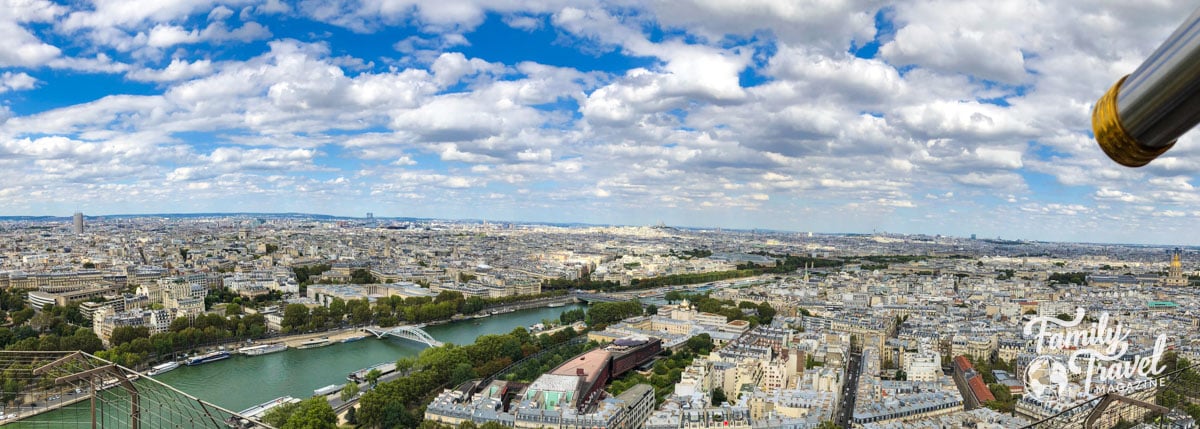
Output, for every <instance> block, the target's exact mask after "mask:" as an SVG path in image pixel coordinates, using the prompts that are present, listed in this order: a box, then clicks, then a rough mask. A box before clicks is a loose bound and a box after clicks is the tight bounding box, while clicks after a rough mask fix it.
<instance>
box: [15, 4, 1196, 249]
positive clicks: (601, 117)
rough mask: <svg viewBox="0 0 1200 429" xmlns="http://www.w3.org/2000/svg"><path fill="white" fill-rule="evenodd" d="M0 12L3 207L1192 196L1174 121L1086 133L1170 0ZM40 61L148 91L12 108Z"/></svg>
mask: <svg viewBox="0 0 1200 429" xmlns="http://www.w3.org/2000/svg"><path fill="white" fill-rule="evenodd" d="M6 6H8V7H7V8H4V10H0V36H4V37H0V67H5V68H6V70H5V71H4V72H3V74H0V92H2V93H5V96H6V97H12V100H11V101H8V102H6V103H7V104H5V105H3V106H0V119H3V122H2V123H0V171H3V172H0V183H2V184H3V185H0V195H11V194H13V193H18V194H21V195H27V196H28V198H21V200H27V201H51V199H53V198H60V197H53V196H52V195H59V194H61V193H56V192H54V190H55V187H56V186H66V184H68V183H70V184H76V185H78V184H80V183H90V184H92V185H94V186H91V187H86V188H81V189H84V191H82V193H81V194H80V195H81V198H98V197H97V196H98V195H102V194H103V193H105V192H120V193H121V199H122V201H138V200H139V199H140V200H141V201H149V200H151V199H155V198H158V199H163V200H164V201H174V200H172V198H184V199H187V201H190V202H189V204H201V205H203V204H213V205H220V204H226V202H227V201H228V200H229V199H230V198H247V196H253V197H254V198H253V199H254V201H255V202H256V203H259V202H262V204H264V207H268V208H278V207H284V208H291V207H296V208H295V209H296V210H306V208H305V207H304V206H294V205H291V204H299V203H296V202H294V201H292V200H288V199H275V200H272V198H278V197H277V196H279V195H301V196H302V198H299V199H298V200H302V201H303V200H305V198H308V199H311V201H318V202H321V203H322V204H324V203H328V204H330V205H329V206H328V207H349V205H348V204H343V203H347V202H350V201H351V200H348V199H345V198H348V197H347V196H356V197H358V198H359V199H358V200H364V199H363V198H361V197H362V196H374V197H375V198H372V200H373V201H374V202H377V203H379V204H382V205H383V206H382V208H381V209H380V210H377V211H382V210H383V209H385V208H386V209H390V210H396V211H403V210H407V209H410V208H411V207H412V206H413V205H411V204H407V203H408V202H411V201H416V200H420V201H423V204H421V205H420V206H422V207H439V208H445V207H455V208H454V209H450V208H446V209H445V210H448V211H445V212H436V211H434V209H425V208H422V209H421V210H431V211H430V212H428V213H424V214H425V215H430V216H439V215H456V214H458V215H469V216H485V217H486V215H487V213H488V212H487V210H488V208H489V207H491V206H490V205H491V204H495V205H503V207H504V210H507V211H506V212H505V213H510V212H511V213H514V214H515V215H514V216H515V218H519V217H522V216H523V215H525V214H531V215H530V217H538V218H547V217H553V216H558V215H560V214H561V215H563V216H572V215H574V216H577V217H578V218H579V219H589V220H596V221H604V222H610V221H613V220H612V219H616V220H620V221H625V222H632V223H638V222H642V221H646V220H647V219H648V217H650V216H652V215H649V214H644V213H647V212H663V213H666V215H667V216H671V217H670V218H668V221H671V220H686V221H689V222H690V221H693V220H695V221H698V222H711V223H713V224H726V223H732V224H737V225H736V226H768V227H774V228H780V229H790V228H800V227H804V229H814V228H815V229H818V230H821V229H824V230H839V231H844V230H848V229H847V228H843V225H846V226H847V227H848V228H854V227H857V228H868V229H872V228H876V227H883V228H888V229H891V230H896V229H905V228H907V229H908V230H911V231H914V232H939V233H967V232H969V233H976V232H978V233H983V234H984V235H994V234H999V232H1000V231H1014V234H1024V235H1025V236H1038V235H1039V234H1049V237H1051V238H1085V237H1088V238H1090V237H1089V236H1088V231H1095V230H1099V229H1103V226H1104V225H1112V224H1121V225H1124V224H1130V225H1133V224H1136V223H1137V222H1139V219H1141V218H1144V217H1147V215H1153V216H1158V217H1159V219H1156V222H1159V223H1168V224H1169V223H1170V222H1176V221H1173V219H1179V220H1178V222H1179V224H1178V225H1176V226H1175V228H1176V231H1178V230H1179V229H1180V228H1185V224H1184V223H1183V222H1185V221H1186V220H1187V219H1188V218H1189V216H1192V215H1193V214H1194V213H1197V212H1200V191H1197V189H1195V186H1194V185H1193V184H1192V182H1193V181H1194V180H1193V179H1194V177H1195V176H1196V174H1200V163H1197V162H1196V161H1194V160H1195V159H1200V158H1198V156H1200V145H1198V144H1195V143H1196V142H1195V140H1196V139H1195V138H1194V137H1191V136H1185V137H1184V138H1183V139H1181V141H1180V143H1179V144H1178V145H1177V148H1176V149H1174V150H1173V151H1172V152H1171V153H1169V154H1168V155H1167V156H1164V157H1163V158H1162V159H1159V160H1157V161H1155V162H1154V163H1152V164H1151V165H1150V166H1148V167H1147V168H1144V169H1138V170H1130V169H1125V168H1122V167H1118V166H1115V165H1114V164H1112V163H1111V162H1110V161H1108V160H1107V159H1106V158H1105V157H1104V155H1103V154H1102V153H1100V152H1099V151H1098V150H1097V149H1096V147H1095V144H1094V143H1093V142H1092V141H1091V138H1090V135H1089V130H1090V124H1089V123H1088V119H1087V118H1088V115H1089V111H1090V109H1091V106H1092V104H1093V103H1094V102H1095V99H1096V98H1097V97H1098V95H1099V94H1100V93H1102V92H1103V91H1104V90H1105V89H1107V88H1108V86H1109V85H1111V84H1112V82H1113V81H1114V80H1115V79H1117V78H1118V77H1119V76H1121V75H1123V74H1126V73H1129V72H1130V71H1131V70H1132V69H1133V68H1134V67H1136V66H1137V64H1138V63H1139V62H1140V61H1141V59H1142V58H1144V57H1145V56H1146V55H1147V54H1148V53H1149V52H1150V51H1151V50H1152V49H1153V48H1154V47H1155V46H1156V44H1157V42H1158V41H1159V40H1161V38H1162V37H1164V36H1165V35H1166V34H1168V33H1169V32H1170V31H1171V29H1172V28H1173V26H1174V25H1175V24H1177V22H1176V21H1178V19H1179V17H1180V16H1184V15H1186V13H1187V12H1188V11H1189V9H1190V8H1191V7H1192V5H1188V4H1183V3H1181V2H1152V3H1149V4H1144V5H1143V4H1137V5H1129V4H1104V5H1091V4H1079V3H1078V2H1069V1H1056V0H1020V1H1017V2H1008V3H1003V2H1002V3H986V2H985V3H961V2H950V1H933V2H899V3H884V2H880V1H875V0H852V1H841V2H824V1H815V0H814V1H809V0H800V1H784V0H750V1H744V2H728V1H719V0H665V1H659V2H652V3H649V4H634V3H627V2H607V1H603V2H578V1H573V0H536V1H529V2H511V1H496V0H445V1H434V2H425V1H409V0H304V1H301V2H295V3H290V4H289V3H286V2H276V1H243V0H228V1H226V0H220V1H217V0H214V1H208V0H169V1H157V2H123V1H108V0H104V1H97V2H93V3H89V4H64V5H59V4H56V3H52V2H48V1H38V0H29V1H10V2H8V3H7V4H6ZM280 14H282V15H280ZM281 17H285V18H281ZM488 20H495V21H498V22H493V23H489V25H491V24H498V25H502V26H506V27H505V28H504V31H510V32H511V33H513V35H512V37H513V40H517V41H519V42H518V43H517V44H516V45H514V46H511V47H509V48H507V49H508V50H498V48H496V47H493V46H492V45H490V43H492V42H493V40H491V39H484V38H483V37H486V35H484V34H480V33H477V32H476V30H477V29H478V28H481V25H483V24H484V23H485V22H487V21H488ZM313 21H316V22H320V23H322V24H317V25H313ZM282 23H286V24H287V25H282ZM325 24H332V25H337V26H341V27H344V28H346V29H349V30H351V31H353V32H356V33H357V34H354V35H352V36H351V37H332V36H331V34H332V32H325V31H323V30H322V27H321V26H323V25H325ZM268 27H269V28H268ZM385 28H386V29H387V31H382V30H384V29H385ZM546 34H553V37H554V38H555V40H553V41H550V42H548V43H547V41H545V40H543V39H544V38H543V36H544V35H546ZM522 37H528V42H534V43H537V44H534V45H529V46H525V45H522V44H521V43H525V42H527V41H526V40H525V39H522ZM65 40H71V41H72V42H71V43H64V41H65ZM345 40H356V41H359V40H366V41H372V42H378V44H379V45H380V46H384V47H387V46H391V47H392V48H393V49H392V50H386V49H385V50H384V51H385V52H382V53H374V54H370V55H367V54H363V53H362V52H364V51H362V50H357V49H348V47H347V46H343V45H340V43H345ZM258 41H265V42H264V43H254V42H258ZM226 43H229V46H232V48H230V47H229V46H222V45H223V44H226ZM473 45H478V46H473ZM864 46H866V47H868V48H864ZM870 47H875V48H877V50H873V49H870ZM481 48H482V52H483V53H480V52H481ZM545 52H554V54H553V55H544V53H545ZM47 68H49V69H54V73H87V74H105V73H107V74H114V75H116V76H117V78H118V79H120V77H123V78H124V80H125V82H126V83H128V82H144V83H152V84H153V85H141V84H133V85H135V86H136V88H137V89H136V91H137V92H136V93H132V92H130V91H131V90H126V88H114V90H113V91H111V93H110V94H109V95H107V96H100V97H95V98H92V99H88V100H81V101H79V102H73V103H67V104H63V105H60V106H56V107H54V108H49V109H43V110H38V109H32V110H31V109H29V108H18V107H25V106H19V105H18V104H17V103H21V102H22V100H21V97H22V96H23V93H22V92H21V91H29V90H34V89H38V88H43V87H52V86H55V85H61V84H63V83H64V82H62V81H61V80H58V79H57V78H56V77H54V75H53V74H51V73H43V71H44V70H46V69H47ZM147 87H149V88H150V89H146V88H147ZM15 112H21V113H20V114H18V113H15ZM120 177H124V178H123V179H118V178H120ZM238 183H244V184H246V185H244V186H238ZM1064 189H1065V191H1064ZM175 195H178V196H175ZM339 198H342V199H340V200H339ZM3 200H6V201H7V200H9V199H7V198H6V199H3ZM464 201H466V202H471V203H470V204H466V203H463V202H464ZM266 202H271V203H275V205H273V206H272V205H267V203H266ZM471 204H477V205H478V206H479V207H472V206H471ZM1100 205H1103V208H1102V209H1101V208H1100V207H1099V206H1100ZM13 207H14V206H5V205H3V204H2V203H0V209H5V208H10V209H12V208H13ZM189 207H190V206H189ZM321 207H324V206H321ZM565 208H579V210H580V212H579V213H583V214H578V213H575V214H572V212H570V211H569V210H566V209H565ZM830 208H835V210H833V211H836V212H840V213H842V214H844V213H852V214H853V215H854V216H846V215H839V216H833V215H830V214H828V213H826V212H830V210H829V209H830ZM198 209H199V208H198ZM347 210H350V209H349V208H347ZM355 210H358V208H357V207H356V208H355ZM414 210H415V209H414ZM439 210H440V209H439ZM358 211H361V210H358ZM356 212H357V211H356ZM605 216H607V217H605ZM1029 216H1038V217H1039V219H1042V221H1040V222H1038V223H1037V224H1036V225H1028V224H1027V223H1026V222H1024V219H1026V218H1028V217H1029ZM968 217H975V218H986V219H985V220H982V221H980V222H979V223H978V227H979V228H980V230H975V228H976V227H975V226H967V225H966V224H965V221H962V220H961V219H965V218H968ZM851 218H852V219H851ZM797 219H804V220H803V221H801V220H797ZM652 220H654V221H656V220H657V219H652ZM810 221H811V222H812V224H811V225H809V224H804V223H802V222H810ZM1057 222H1061V223H1057ZM1056 224H1057V225H1062V227H1059V228H1054V227H1051V226H1049V225H1056ZM1013 225H1016V226H1013ZM1171 225H1175V224H1171ZM942 228H949V229H950V230H942ZM967 228H971V229H970V230H969V231H968V230H967ZM986 228H992V230H991V231H988V230H985V229H986ZM1168 229H1169V228H1167V229H1161V230H1159V231H1168ZM1162 234H1163V235H1161V236H1162V237H1171V235H1169V232H1162Z"/></svg>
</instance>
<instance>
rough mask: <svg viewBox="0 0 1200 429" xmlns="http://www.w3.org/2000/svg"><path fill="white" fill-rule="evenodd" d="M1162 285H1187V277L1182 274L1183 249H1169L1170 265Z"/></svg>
mask: <svg viewBox="0 0 1200 429" xmlns="http://www.w3.org/2000/svg"><path fill="white" fill-rule="evenodd" d="M1162 284H1163V286H1169V287H1182V286H1187V285H1188V279H1187V277H1185V276H1184V275H1183V250H1180V249H1179V248H1178V247H1176V248H1175V249H1174V250H1171V266H1170V268H1169V269H1168V270H1167V277H1166V278H1165V279H1163V280H1162Z"/></svg>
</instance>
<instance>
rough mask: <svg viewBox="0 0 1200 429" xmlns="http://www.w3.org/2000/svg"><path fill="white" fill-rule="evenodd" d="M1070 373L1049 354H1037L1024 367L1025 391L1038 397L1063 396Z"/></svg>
mask: <svg viewBox="0 0 1200 429" xmlns="http://www.w3.org/2000/svg"><path fill="white" fill-rule="evenodd" d="M1068 381H1070V373H1069V372H1068V370H1067V366H1066V365H1065V364H1063V363H1062V362H1059V360H1058V359H1055V358H1054V357H1051V356H1038V357H1037V358H1036V359H1034V360H1033V361H1031V362H1029V366H1027V367H1025V393H1026V394H1028V395H1031V396H1033V397H1034V398H1038V399H1047V398H1050V397H1056V396H1064V395H1066V391H1067V382H1068Z"/></svg>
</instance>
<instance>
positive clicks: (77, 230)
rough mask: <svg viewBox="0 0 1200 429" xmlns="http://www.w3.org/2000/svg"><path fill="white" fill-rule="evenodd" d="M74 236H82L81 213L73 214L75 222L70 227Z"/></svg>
mask: <svg viewBox="0 0 1200 429" xmlns="http://www.w3.org/2000/svg"><path fill="white" fill-rule="evenodd" d="M71 231H73V232H74V233H75V235H79V234H83V213H81V212H75V222H74V224H73V225H72V227H71Z"/></svg>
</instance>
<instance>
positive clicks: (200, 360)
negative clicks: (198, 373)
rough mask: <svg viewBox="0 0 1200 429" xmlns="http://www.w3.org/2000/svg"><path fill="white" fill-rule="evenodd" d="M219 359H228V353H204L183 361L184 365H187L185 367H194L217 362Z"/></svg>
mask: <svg viewBox="0 0 1200 429" xmlns="http://www.w3.org/2000/svg"><path fill="white" fill-rule="evenodd" d="M221 359H229V352H227V351H225V350H218V351H215V352H209V353H205V354H202V355H200V356H192V357H190V358H187V361H185V362H184V363H185V364H187V366H196V365H202V364H206V363H209V362H215V361H219V360H221Z"/></svg>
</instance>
